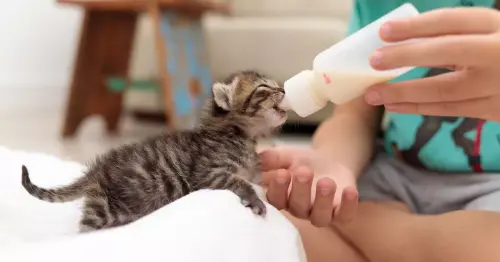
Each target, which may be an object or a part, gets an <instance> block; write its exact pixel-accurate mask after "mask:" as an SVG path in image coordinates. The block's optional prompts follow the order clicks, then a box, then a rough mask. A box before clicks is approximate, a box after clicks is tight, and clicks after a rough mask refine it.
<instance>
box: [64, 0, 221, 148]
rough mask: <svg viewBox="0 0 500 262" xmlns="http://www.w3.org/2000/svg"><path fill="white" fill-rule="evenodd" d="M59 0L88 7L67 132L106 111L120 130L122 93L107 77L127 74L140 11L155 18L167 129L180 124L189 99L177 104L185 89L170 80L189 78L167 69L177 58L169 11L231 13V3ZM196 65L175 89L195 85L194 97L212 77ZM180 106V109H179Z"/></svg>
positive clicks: (113, 128)
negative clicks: (173, 51) (170, 36)
mask: <svg viewBox="0 0 500 262" xmlns="http://www.w3.org/2000/svg"><path fill="white" fill-rule="evenodd" d="M58 2H60V3H67V4H74V5H78V6H81V7H83V8H84V10H85V15H84V20H83V25H82V30H81V35H80V42H79V47H78V53H77V57H76V62H75V68H74V73H73V78H72V81H71V87H70V94H69V101H68V104H67V109H66V116H65V120H64V126H63V130H62V135H63V137H65V138H67V137H72V136H74V135H75V134H76V132H77V130H78V128H79V126H80V124H81V123H82V122H83V121H84V120H85V119H86V118H87V117H89V116H91V115H101V116H103V117H104V119H105V121H106V127H107V130H108V132H110V133H113V132H116V131H117V129H118V124H119V120H120V116H121V112H122V103H123V92H120V91H113V90H110V89H109V88H108V87H107V84H106V82H107V79H109V78H110V77H121V78H125V79H126V78H127V74H128V70H129V62H130V55H131V51H132V48H133V47H132V42H133V38H134V36H135V32H136V22H137V17H138V14H139V13H141V12H147V13H148V14H150V15H152V17H153V20H154V21H155V23H154V24H155V30H156V39H157V47H158V54H159V55H158V57H159V65H160V69H161V87H162V88H161V89H162V92H163V96H164V101H165V102H164V106H165V113H166V115H167V117H168V118H169V121H168V126H169V128H174V129H175V128H178V127H179V122H180V120H182V119H183V117H185V114H184V112H185V111H186V110H182V109H183V108H184V107H183V108H180V109H181V110H179V107H180V105H182V104H183V103H185V102H186V100H185V99H184V98H183V99H181V103H180V104H179V105H176V102H177V101H176V100H175V98H176V97H182V92H181V91H174V90H172V88H171V87H172V86H171V81H172V80H174V81H185V80H183V79H186V76H183V77H179V78H174V77H173V76H174V74H171V72H170V71H169V69H170V68H169V67H168V66H167V61H173V60H172V59H170V56H169V55H171V54H169V52H170V51H169V50H171V47H170V46H169V45H168V44H169V42H168V41H169V40H167V39H168V32H169V31H168V29H167V30H166V31H162V28H163V27H164V24H165V23H166V22H168V23H169V25H170V29H173V28H175V27H176V25H177V22H175V21H173V20H169V19H167V18H168V17H169V14H179V15H181V16H182V17H186V18H187V17H189V18H190V19H198V20H199V18H200V17H201V16H202V14H204V13H205V12H208V11H215V12H227V11H228V7H227V6H226V5H217V4H213V3H209V2H208V3H207V2H203V1H195V0H121V1H120V0H114V1H113V0H58ZM164 21H165V22H164ZM162 24H163V26H162ZM196 27H199V26H198V25H197V26H196ZM166 28H169V27H168V26H167V27H166ZM171 31H174V30H171ZM173 41H174V40H173ZM187 53H189V52H187ZM190 55H191V54H190ZM187 60H189V59H187ZM176 61H177V60H176ZM196 61H202V60H200V59H197V60H196ZM188 64H189V63H188ZM205 66H206V65H205V62H203V63H202V66H192V65H191V67H189V66H188V67H189V68H191V69H193V68H198V69H199V68H205ZM175 68H178V67H177V66H176V67H175ZM198 69H196V70H188V71H189V72H190V73H189V74H190V75H191V77H189V79H190V81H189V82H190V83H191V84H188V85H184V84H182V83H179V84H178V83H177V82H176V84H175V85H174V86H175V87H176V89H177V87H182V86H186V88H187V86H191V89H192V90H194V91H192V92H191V93H193V94H195V95H194V97H195V98H199V97H200V94H202V93H203V92H200V91H199V90H202V89H203V88H200V87H199V82H200V81H199V80H198V79H202V82H205V81H207V79H209V78H208V77H200V76H197V73H194V72H204V69H203V70H198ZM184 71H185V70H184ZM193 76H195V77H193ZM195 79H197V80H196V81H195ZM176 94H177V95H176ZM179 94H181V95H179ZM184 96H185V95H184ZM187 108H189V110H187V111H189V112H192V110H193V109H194V108H196V107H195V106H189V107H187ZM176 109H177V110H179V111H180V112H179V113H176ZM187 119H188V120H189V119H192V118H191V117H188V118H187Z"/></svg>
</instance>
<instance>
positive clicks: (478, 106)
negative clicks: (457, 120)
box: [385, 97, 499, 120]
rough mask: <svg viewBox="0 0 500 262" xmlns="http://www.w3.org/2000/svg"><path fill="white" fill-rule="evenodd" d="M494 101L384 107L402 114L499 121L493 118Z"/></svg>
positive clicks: (488, 98) (402, 104)
mask: <svg viewBox="0 0 500 262" xmlns="http://www.w3.org/2000/svg"><path fill="white" fill-rule="evenodd" d="M495 101H496V100H493V99H492V98H491V97H487V98H478V99H470V100H465V101H460V102H443V103H423V104H418V103H401V104H389V105H385V108H386V109H387V110H388V111H390V112H395V113H402V114H419V115H428V116H457V117H472V118H480V119H486V120H495V119H499V117H498V116H495V112H497V110H496V108H498V105H495V103H498V102H495Z"/></svg>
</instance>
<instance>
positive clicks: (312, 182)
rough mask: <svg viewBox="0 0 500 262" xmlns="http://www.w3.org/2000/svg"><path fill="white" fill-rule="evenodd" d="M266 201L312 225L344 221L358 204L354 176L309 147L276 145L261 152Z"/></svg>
mask: <svg viewBox="0 0 500 262" xmlns="http://www.w3.org/2000/svg"><path fill="white" fill-rule="evenodd" d="M260 157H261V164H262V168H263V178H262V180H263V185H264V186H265V187H267V198H268V201H269V203H271V204H272V205H273V206H275V207H276V208H278V209H285V210H287V211H289V212H290V213H291V214H292V215H294V216H296V217H298V218H301V219H308V220H310V221H311V223H312V224H313V225H315V226H318V227H322V226H328V225H330V224H331V223H333V222H335V223H347V222H349V221H350V220H351V219H353V217H354V215H355V213H356V209H357V205H358V191H357V188H356V178H355V177H354V175H353V174H352V173H351V172H350V171H349V170H348V169H346V168H345V167H343V166H341V165H339V164H335V163H331V162H328V160H327V159H323V158H322V157H321V156H319V155H318V154H317V153H316V152H315V151H314V150H312V149H302V148H285V147H278V148H273V149H269V150H266V151H264V152H262V153H261V154H260Z"/></svg>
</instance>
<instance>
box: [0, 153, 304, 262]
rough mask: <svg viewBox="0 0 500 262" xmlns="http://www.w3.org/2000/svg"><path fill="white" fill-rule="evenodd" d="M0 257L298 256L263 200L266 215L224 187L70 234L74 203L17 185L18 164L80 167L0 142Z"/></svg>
mask: <svg viewBox="0 0 500 262" xmlns="http://www.w3.org/2000/svg"><path fill="white" fill-rule="evenodd" d="M0 164H1V170H2V173H1V180H0V261H37V262H38V261H49V260H50V261H52V262H62V261H68V260H71V261H73V262H78V261H82V262H84V261H85V262H88V261H93V260H95V261H101V260H108V261H148V262H154V261H182V262H191V261H193V262H194V261H200V262H201V261H203V262H209V261H214V262H215V261H217V262H222V261H228V262H229V261H231V262H233V261H239V262H247V261H248V262H251V261H252V262H254V261H259V262H261V261H262V262H266V261H269V262H276V261H278V262H279V261H287V262H302V261H306V260H305V255H304V252H303V246H302V242H301V240H300V236H299V234H298V232H297V230H296V229H295V228H294V227H293V225H291V224H290V223H289V222H288V220H286V219H285V218H284V216H283V215H281V213H280V212H279V211H278V210H276V209H275V208H273V207H272V206H270V205H268V215H267V217H266V219H262V218H260V217H256V216H254V215H253V213H251V211H250V210H249V209H247V208H244V207H243V206H242V205H241V204H240V201H239V199H238V197H237V196H236V195H234V194H233V193H231V192H229V191H208V190H207V191H199V192H196V193H193V194H190V195H188V196H186V197H184V198H182V199H180V200H178V201H175V202H174V203H172V204H170V205H168V206H166V207H164V208H162V209H160V210H158V211H157V212H155V213H153V214H151V215H149V216H147V217H145V218H143V219H141V220H139V221H137V222H135V223H132V224H130V225H127V226H123V227H120V228H116V229H112V230H103V231H100V232H96V233H90V234H77V228H78V221H79V218H80V207H81V201H74V202H70V203H63V204H53V203H46V202H43V201H40V200H38V199H35V198H33V197H32V196H30V195H29V194H28V193H26V192H25V191H24V188H23V187H22V186H21V165H22V164H24V165H26V166H27V167H28V168H29V170H30V174H31V175H32V180H33V182H34V183H36V184H38V185H40V186H44V187H54V186H59V185H63V184H67V183H70V182H71V181H72V180H73V179H75V178H77V177H78V176H80V175H81V174H82V170H83V168H84V167H83V166H82V165H80V164H79V163H75V162H68V161H64V160H61V159H58V158H56V157H53V156H50V155H45V154H38V153H29V152H19V151H11V150H9V149H7V148H2V147H0Z"/></svg>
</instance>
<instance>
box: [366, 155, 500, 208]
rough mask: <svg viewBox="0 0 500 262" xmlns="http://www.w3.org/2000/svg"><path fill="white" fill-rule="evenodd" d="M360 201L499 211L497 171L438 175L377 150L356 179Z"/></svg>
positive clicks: (499, 178) (499, 194)
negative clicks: (493, 172) (396, 202)
mask: <svg viewBox="0 0 500 262" xmlns="http://www.w3.org/2000/svg"><path fill="white" fill-rule="evenodd" d="M358 188H359V194H360V200H361V201H368V200H369V201H394V200H395V201H400V202H403V203H405V204H406V205H407V206H408V207H409V208H410V210H411V211H412V212H414V213H418V214H439V213H444V212H449V211H455V210H464V209H469V210H488V211H498V212H500V174H440V173H435V172H430V171H424V170H419V169H415V168H413V167H411V166H409V165H407V164H405V163H403V162H401V161H399V160H397V159H394V158H392V157H390V156H388V155H387V154H385V153H379V154H378V155H377V156H376V157H375V159H374V161H373V162H372V164H371V165H369V166H368V167H367V169H366V171H365V172H364V174H363V175H362V176H361V177H360V178H359V180H358Z"/></svg>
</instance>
